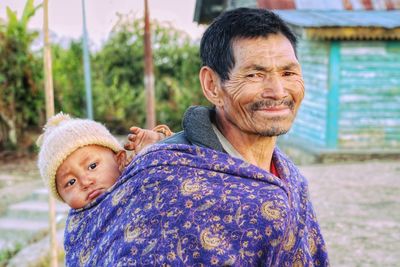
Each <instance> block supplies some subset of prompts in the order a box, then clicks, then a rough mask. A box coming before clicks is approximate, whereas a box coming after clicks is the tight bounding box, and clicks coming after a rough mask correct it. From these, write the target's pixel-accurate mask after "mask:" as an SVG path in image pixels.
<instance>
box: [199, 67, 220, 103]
mask: <svg viewBox="0 0 400 267" xmlns="http://www.w3.org/2000/svg"><path fill="white" fill-rule="evenodd" d="M199 79H200V83H201V88H202V89H203V94H204V96H205V97H206V98H207V99H208V101H210V102H211V103H212V104H214V105H215V106H223V98H222V88H221V83H220V78H219V76H218V74H217V73H216V72H215V71H214V70H212V69H211V68H210V67H207V66H204V67H202V68H201V69H200V73H199Z"/></svg>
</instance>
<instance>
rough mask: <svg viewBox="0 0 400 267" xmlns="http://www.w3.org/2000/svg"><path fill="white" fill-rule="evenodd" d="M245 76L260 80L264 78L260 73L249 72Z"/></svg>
mask: <svg viewBox="0 0 400 267" xmlns="http://www.w3.org/2000/svg"><path fill="white" fill-rule="evenodd" d="M246 77H247V78H249V79H251V80H262V79H264V75H263V74H262V73H250V74H247V76H246Z"/></svg>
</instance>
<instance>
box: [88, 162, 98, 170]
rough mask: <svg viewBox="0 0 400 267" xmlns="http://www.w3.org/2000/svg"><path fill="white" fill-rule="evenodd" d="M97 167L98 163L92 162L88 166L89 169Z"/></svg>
mask: <svg viewBox="0 0 400 267" xmlns="http://www.w3.org/2000/svg"><path fill="white" fill-rule="evenodd" d="M96 167H97V163H91V164H90V165H89V167H88V169H89V170H94V169H95V168H96Z"/></svg>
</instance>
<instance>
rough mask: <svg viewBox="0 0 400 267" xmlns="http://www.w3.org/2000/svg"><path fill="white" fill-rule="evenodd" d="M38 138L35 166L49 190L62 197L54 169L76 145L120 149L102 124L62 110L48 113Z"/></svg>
mask: <svg viewBox="0 0 400 267" xmlns="http://www.w3.org/2000/svg"><path fill="white" fill-rule="evenodd" d="M43 131H44V132H43V134H42V135H41V136H40V137H39V138H38V140H37V145H38V146H39V147H40V151H39V158H38V167H39V171H40V175H41V176H42V179H43V181H44V183H45V184H46V186H48V188H49V190H50V192H51V193H52V194H53V195H54V196H55V197H56V198H57V199H59V200H61V201H63V200H62V198H61V197H60V195H59V194H58V192H57V187H56V183H55V181H56V177H55V176H56V172H57V169H58V168H59V167H60V165H61V164H62V163H63V162H64V160H65V159H66V158H67V157H68V156H69V155H70V154H72V152H74V151H75V150H77V149H78V148H80V147H83V146H87V145H100V146H104V147H108V148H110V149H111V150H113V151H114V152H118V151H120V150H123V148H122V146H121V144H120V143H119V142H118V141H117V139H115V137H114V136H112V135H111V133H110V132H109V131H108V130H107V128H106V127H104V126H103V125H102V124H100V123H98V122H95V121H92V120H88V119H72V118H71V117H70V116H69V115H67V114H63V113H62V112H60V113H58V114H57V115H55V116H53V117H51V118H50V119H49V121H48V122H47V124H46V125H45V126H44V128H43Z"/></svg>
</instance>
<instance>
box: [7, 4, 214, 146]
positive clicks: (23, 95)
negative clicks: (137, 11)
mask: <svg viewBox="0 0 400 267" xmlns="http://www.w3.org/2000/svg"><path fill="white" fill-rule="evenodd" d="M38 8H40V6H36V7H35V6H34V4H33V0H28V1H27V4H26V7H25V10H24V13H23V15H22V17H21V18H20V19H18V18H17V15H16V13H14V12H12V11H11V10H8V21H7V23H5V22H0V57H1V58H2V60H1V61H0V89H1V92H0V134H1V135H0V147H1V146H4V144H5V143H6V142H8V143H11V144H12V145H13V146H15V145H16V144H19V143H20V142H21V140H22V139H23V135H24V133H25V132H26V131H27V130H28V129H29V128H30V127H36V128H39V127H40V126H41V125H43V124H44V117H45V116H44V92H43V91H44V90H43V89H42V88H43V74H42V73H43V63H42V62H43V55H42V54H35V53H33V52H32V50H31V46H32V42H33V40H34V39H35V38H36V37H37V35H38V34H37V33H36V32H31V31H29V30H28V28H27V23H28V21H29V19H30V18H31V17H32V16H33V14H34V13H35V11H36V10H37V9H38ZM143 35H144V22H143V19H142V18H135V17H131V16H128V15H120V17H119V20H118V22H117V23H116V25H115V26H114V28H113V30H112V32H111V34H110V36H109V38H108V40H107V41H106V42H105V43H104V44H103V46H102V47H101V49H100V50H99V51H97V52H95V53H93V54H92V57H91V65H92V84H93V88H92V90H93V107H94V115H95V119H96V120H98V121H102V122H105V123H106V124H107V126H108V127H110V128H112V129H113V130H115V131H117V132H119V133H126V132H127V131H128V128H129V127H130V126H132V125H138V126H141V127H143V126H144V123H145V118H146V114H145V104H146V100H145V92H144V91H145V89H144V81H143V79H144V44H143ZM152 47H153V59H154V76H155V95H156V114H157V119H158V123H163V124H168V125H169V126H170V127H171V128H172V129H173V130H175V131H177V130H179V129H180V124H181V119H182V116H183V113H184V111H185V110H186V108H187V107H189V106H190V105H194V104H205V101H206V100H205V98H204V97H203V95H202V92H201V89H200V83H199V81H198V71H199V68H200V59H199V55H198V51H199V48H198V44H195V43H193V42H192V40H191V39H190V38H189V36H188V35H187V34H186V33H184V32H181V31H179V30H177V29H175V28H174V27H172V26H171V25H170V24H168V23H161V22H158V21H153V22H152ZM52 55H53V64H52V65H53V81H54V82H53V84H54V97H55V108H56V112H58V111H64V112H66V113H70V114H72V115H73V116H76V117H85V114H86V108H85V107H86V105H85V101H86V99H85V90H84V75H83V62H82V43H81V42H80V41H72V42H71V43H70V44H69V46H68V47H66V48H65V47H61V46H60V45H57V44H55V45H53V47H52ZM11 66H12V67H11Z"/></svg>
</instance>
